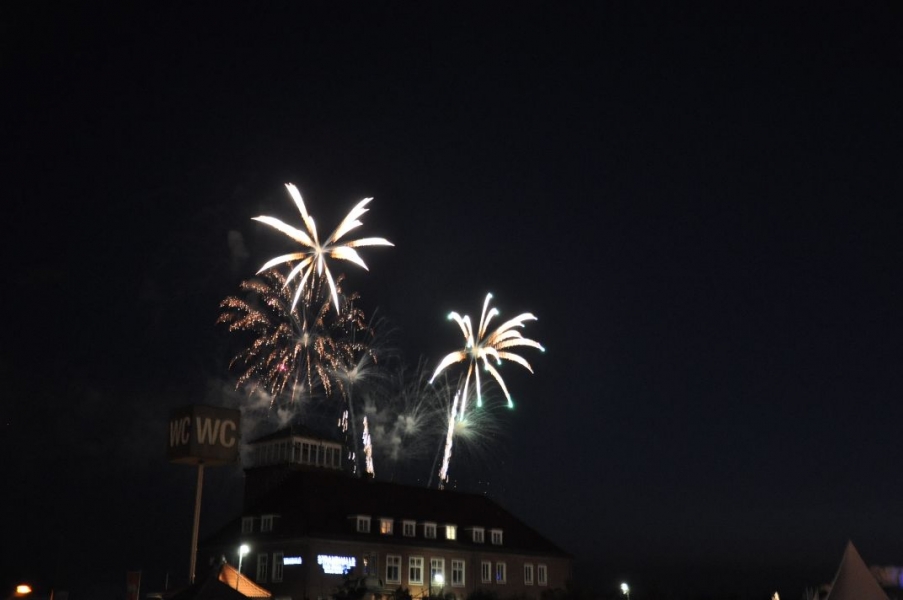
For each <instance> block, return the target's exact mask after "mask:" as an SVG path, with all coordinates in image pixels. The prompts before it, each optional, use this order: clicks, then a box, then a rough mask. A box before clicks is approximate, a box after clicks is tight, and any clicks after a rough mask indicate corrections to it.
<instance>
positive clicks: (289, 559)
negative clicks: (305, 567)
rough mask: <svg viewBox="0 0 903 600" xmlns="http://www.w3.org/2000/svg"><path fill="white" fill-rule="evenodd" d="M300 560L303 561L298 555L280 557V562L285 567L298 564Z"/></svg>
mask: <svg viewBox="0 0 903 600" xmlns="http://www.w3.org/2000/svg"><path fill="white" fill-rule="evenodd" d="M302 562H304V561H303V560H302V559H301V557H300V556H286V557H285V558H283V559H282V564H284V565H285V566H286V567H288V566H291V565H300V564H301V563H302Z"/></svg>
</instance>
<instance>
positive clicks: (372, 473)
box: [361, 417, 376, 477]
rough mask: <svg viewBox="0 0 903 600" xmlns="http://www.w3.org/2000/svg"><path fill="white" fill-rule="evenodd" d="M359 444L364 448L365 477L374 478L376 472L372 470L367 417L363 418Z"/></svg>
mask: <svg viewBox="0 0 903 600" xmlns="http://www.w3.org/2000/svg"><path fill="white" fill-rule="evenodd" d="M361 442H362V443H363V446H364V457H365V460H364V465H365V468H366V470H367V475H369V476H370V477H375V476H376V472H375V471H374V470H373V444H372V443H371V440H370V426H369V425H368V424H367V417H364V434H363V436H362V437H361Z"/></svg>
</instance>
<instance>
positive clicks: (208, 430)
mask: <svg viewBox="0 0 903 600" xmlns="http://www.w3.org/2000/svg"><path fill="white" fill-rule="evenodd" d="M195 421H196V423H197V430H198V442H200V443H201V444H209V445H211V446H212V445H214V444H217V443H219V445H220V446H223V447H224V448H231V447H232V446H234V445H235V429H236V426H235V421H221V420H219V419H211V418H210V417H205V418H203V419H202V418H201V417H197V418H196V419H195Z"/></svg>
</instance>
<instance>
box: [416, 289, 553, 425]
mask: <svg viewBox="0 0 903 600" xmlns="http://www.w3.org/2000/svg"><path fill="white" fill-rule="evenodd" d="M491 299H492V294H486V300H485V301H484V302H483V311H482V313H481V314H480V323H479V327H478V328H477V330H476V331H474V329H473V325H472V324H471V322H470V317H469V316H466V315H465V316H463V317H462V316H461V315H459V314H458V313H456V312H452V313H450V314H449V315H448V318H449V319H452V320H454V321H455V322H456V323H457V324H458V327H460V328H461V333H462V334H463V335H464V348H463V349H462V350H458V351H455V352H452V353H450V354H447V355H446V356H445V358H443V359H442V360H441V361H440V362H439V366H438V367H436V371H435V372H434V373H433V377H432V378H431V379H430V382H431V383H432V381H433V380H435V379H436V376H438V375H439V374H440V373H441V372H442V371H444V370H445V369H446V368H448V367H449V366H451V365H453V364H455V363H459V362H463V361H468V365H467V375H466V376H465V377H464V389H463V392H462V396H461V403H460V406H459V408H458V411H457V414H458V418H459V419H463V418H464V416H465V414H466V409H467V392H468V388H469V387H470V379H471V377H473V378H474V380H475V388H476V393H477V406H482V404H483V396H482V389H481V385H480V370H479V364H480V363H482V367H483V369H484V370H486V371H487V372H488V373H489V374H490V375H492V377H493V378H494V379H495V381H496V382H497V383H498V384H499V387H500V388H501V389H502V392H503V393H504V394H505V398H506V399H507V400H508V406H509V407H513V406H514V402H513V401H512V400H511V394H510V393H509V392H508V387H507V386H506V385H505V381H504V379H502V376H501V374H500V373H499V372H498V370H496V368H495V367H496V366H498V365H501V364H502V361H503V360H507V361H511V362H514V363H517V364H519V365H520V366H522V367H524V368H525V369H527V370H528V371H530V372H531V373H532V372H533V368H532V367H531V366H530V363H528V362H527V361H526V360H524V358H523V357H521V356H520V355H518V354H515V353H513V352H511V350H510V349H511V348H517V347H523V346H526V347H530V348H536V349H538V350H540V351H545V349H544V348H543V347H542V345H540V343H539V342H536V341H534V340H530V339H527V338H525V337H524V336H523V335H521V333H520V331H518V330H517V329H518V328H522V327H524V325H525V323H526V322H528V321H535V320H536V317H535V316H533V315H532V314H531V313H523V314H520V315H518V316H516V317H514V318H513V319H510V320H508V321H505V322H504V323H502V324H501V325H500V326H499V327H498V329H496V330H494V331H492V332H491V333H487V330H488V329H489V323H490V322H491V321H492V319H493V317H495V316H497V315H498V314H499V311H498V310H497V309H496V308H494V307H493V308H491V309H490V308H489V301H490V300H491ZM490 359H492V361H490ZM493 363H495V365H493Z"/></svg>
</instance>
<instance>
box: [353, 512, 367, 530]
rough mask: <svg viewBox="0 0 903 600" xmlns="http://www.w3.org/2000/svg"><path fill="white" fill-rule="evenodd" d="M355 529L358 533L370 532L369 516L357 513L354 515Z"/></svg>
mask: <svg viewBox="0 0 903 600" xmlns="http://www.w3.org/2000/svg"><path fill="white" fill-rule="evenodd" d="M355 522H356V525H355V531H357V532H358V533H370V517H368V516H367V515H357V517H355Z"/></svg>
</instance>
